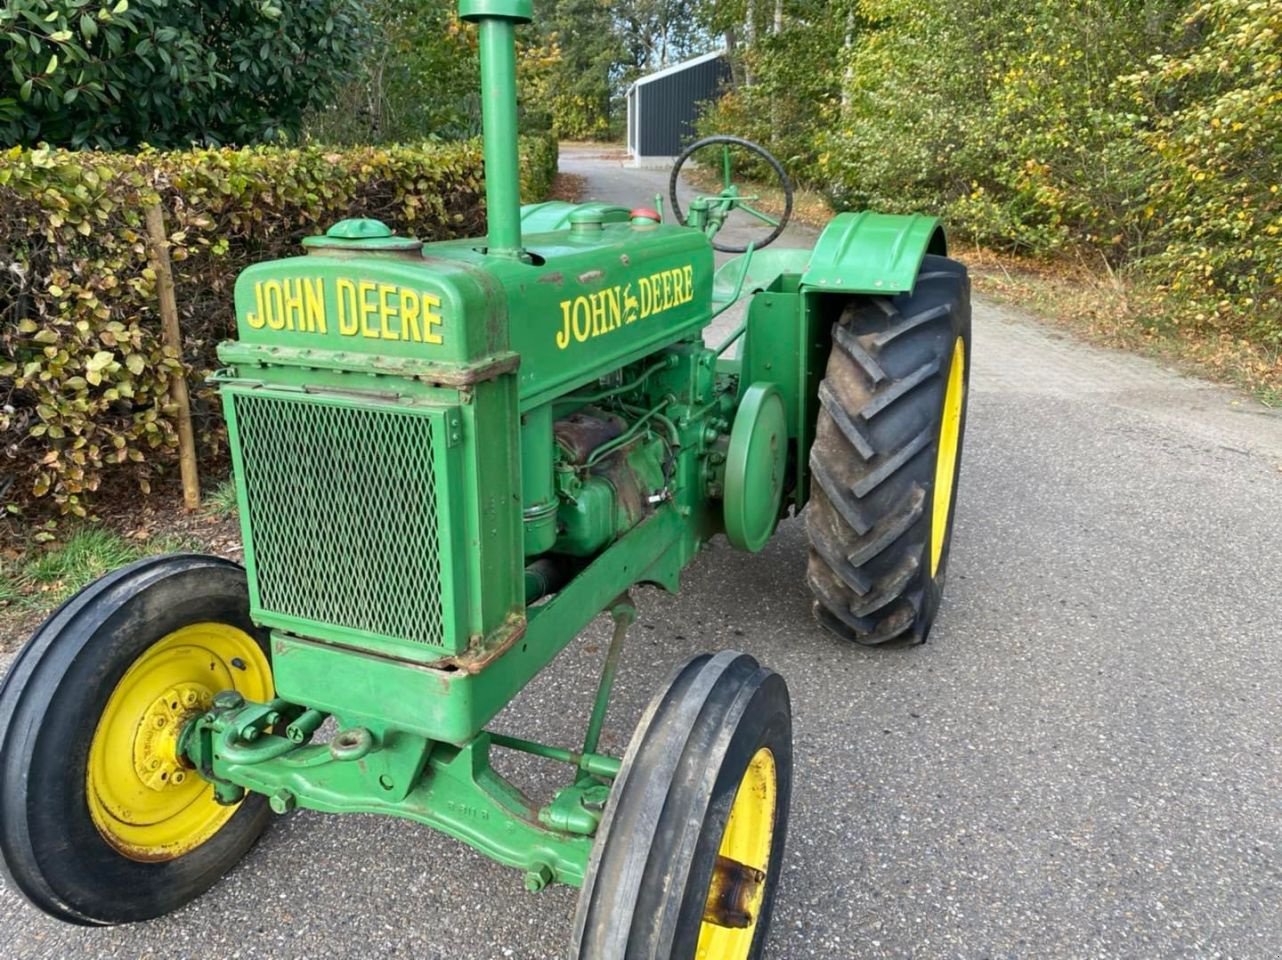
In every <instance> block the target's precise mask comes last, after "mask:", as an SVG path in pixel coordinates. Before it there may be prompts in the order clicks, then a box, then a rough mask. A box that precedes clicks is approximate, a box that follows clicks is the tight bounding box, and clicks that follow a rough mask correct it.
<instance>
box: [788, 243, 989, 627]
mask: <svg viewBox="0 0 1282 960" xmlns="http://www.w3.org/2000/svg"><path fill="white" fill-rule="evenodd" d="M958 338H961V339H962V341H963V343H964V345H965V360H966V367H965V374H966V379H967V381H968V380H969V375H970V281H969V278H968V276H967V273H966V268H965V267H964V266H962V265H961V264H959V263H957V262H955V261H953V260H949V259H947V258H945V257H940V256H933V255H928V256H927V257H926V258H925V260H924V261H923V263H922V267H921V270H920V271H919V273H918V276H917V283H916V286H915V288H914V290H913V291H912V292H911V293H908V294H901V295H899V296H896V297H854V298H852V299H851V300H850V302H849V303H848V304H847V306H846V308H845V310H844V311H843V313H842V315H841V317H840V319H839V320H838V322H837V324H836V325H835V326H834V328H833V332H832V351H831V353H830V355H829V360H828V369H827V372H826V374H825V377H824V379H823V381H821V383H820V386H819V401H820V403H819V417H818V422H817V424H816V430H815V442H814V444H813V446H812V447H811V451H810V458H809V462H810V469H811V476H812V478H813V479H814V481H815V482H814V483H813V484H812V485H811V498H810V505H809V506H808V508H807V510H806V528H807V533H808V536H809V539H810V547H811V549H810V561H809V565H808V568H807V575H806V579H807V582H808V584H809V586H810V588H811V591H812V592H813V593H814V596H815V603H814V607H815V616H816V619H817V620H818V621H819V623H820V624H821V625H823V626H824V627H825V628H827V629H828V630H830V631H832V632H833V633H835V634H837V635H839V636H841V637H843V638H846V639H850V640H855V641H857V642H859V643H863V644H868V645H872V646H877V645H883V644H890V643H895V644H900V643H922V642H924V641H925V640H926V637H927V635H928V634H929V631H930V627H931V625H932V623H933V621H934V617H935V614H936V612H937V610H938V606H939V599H940V595H941V592H942V589H943V583H944V574H945V569H946V565H947V555H948V547H949V541H950V540H951V527H952V518H951V516H950V517H949V519H948V532H947V534H946V539H945V541H944V546H943V555H942V557H941V560H940V564H939V568H938V570H937V572H936V575H935V576H934V577H933V578H932V577H931V575H930V536H931V524H932V517H931V511H932V508H933V491H934V483H935V464H936V460H937V458H938V452H939V436H940V426H941V423H942V419H943V406H944V397H945V392H946V389H947V381H948V375H949V371H950V369H951V361H952V350H953V345H954V343H955V342H956V340H957V339H958ZM965 399H966V396H965V395H963V408H962V421H961V430H962V433H963V436H964V431H965V419H966V412H965V402H964V401H965ZM960 465H961V445H960V441H959V448H958V457H957V469H958V470H959V469H960ZM953 479H954V488H953V497H952V504H951V508H950V509H955V507H956V499H957V498H956V474H954V478H953Z"/></svg>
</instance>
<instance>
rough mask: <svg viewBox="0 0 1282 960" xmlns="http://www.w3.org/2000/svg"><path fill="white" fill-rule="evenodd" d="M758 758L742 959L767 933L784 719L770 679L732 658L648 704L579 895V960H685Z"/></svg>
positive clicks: (706, 663) (784, 805)
mask: <svg viewBox="0 0 1282 960" xmlns="http://www.w3.org/2000/svg"><path fill="white" fill-rule="evenodd" d="M762 747H769V748H770V750H771V751H772V752H773V754H774V759H775V771H776V781H775V782H776V789H777V792H776V805H775V819H774V833H773V837H772V841H771V847H770V858H769V865H768V868H767V871H766V873H767V876H766V880H765V890H764V897H763V900H762V904H761V908H760V910H759V912H758V914H757V918H756V930H755V932H754V934H753V940H752V947H751V950H750V953H749V957H751V958H754V960H755V958H757V957H760V955H761V951H762V949H763V947H764V945H765V942H766V938H767V936H768V934H769V928H770V915H771V910H772V908H773V905H774V896H775V890H776V888H777V886H778V883H779V875H780V871H781V868H782V866H783V850H784V843H785V840H786V836H787V825H788V808H789V801H790V798H791V793H792V711H791V706H790V703H789V698H788V688H787V685H786V684H785V683H784V681H783V678H782V677H780V676H779V675H778V674H776V673H774V672H772V671H770V670H767V669H765V668H763V667H761V666H760V665H759V664H758V663H757V661H756V660H754V659H753V658H752V657H749V656H747V655H745V654H742V653H736V652H734V651H725V652H722V653H718V654H716V655H715V656H712V655H708V654H703V655H701V656H698V657H695V658H694V659H692V660H691V661H690V662H688V663H687V664H685V665H684V666H683V667H681V668H680V669H678V670H677V671H676V672H675V673H674V674H673V675H672V676H671V677H670V678H669V682H668V683H667V685H666V686H665V687H664V688H663V689H662V691H661V692H660V693H659V694H658V695H657V696H656V697H655V698H654V700H652V701H651V702H650V705H649V707H648V708H647V710H646V712H645V714H644V715H643V716H642V718H641V723H640V724H639V725H638V727H637V730H636V732H635V733H634V734H633V737H632V741H631V743H630V744H629V746H628V752H627V755H626V756H625V757H624V760H623V767H622V769H621V770H620V772H619V776H618V779H617V780H616V781H615V785H614V789H613V791H612V792H611V795H610V802H609V804H608V805H607V806H606V810H605V815H604V818H603V820H602V822H601V827H600V830H599V831H598V832H597V838H596V844H595V845H594V847H593V849H592V857H591V860H590V861H589V863H588V871H587V876H586V878H585V881H584V885H583V890H582V892H581V894H580V896H579V906H578V912H577V914H576V916H575V922H574V941H573V948H572V950H571V956H573V957H576V958H578V960H639V958H647V960H668V958H672V960H693V957H694V955H695V948H696V947H697V945H698V940H699V930H700V924H701V922H702V918H703V913H704V907H705V903H706V900H707V897H708V892H709V886H710V884H711V882H712V879H711V878H712V870H713V865H714V863H715V861H716V858H717V853H718V851H719V849H720V847H721V841H722V834H723V832H724V830H725V825H726V822H727V820H728V819H729V816H730V809H731V806H732V805H733V803H734V799H735V794H736V791H737V789H738V787H739V784H740V782H741V781H742V779H743V776H744V773H745V771H746V770H747V768H748V765H749V763H750V761H751V760H752V758H753V757H754V756H755V755H756V753H757V751H758V750H759V749H761V748H762Z"/></svg>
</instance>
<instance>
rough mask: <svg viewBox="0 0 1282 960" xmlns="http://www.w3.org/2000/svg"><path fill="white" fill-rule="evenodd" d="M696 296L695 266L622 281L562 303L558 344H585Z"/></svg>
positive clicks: (566, 345)
mask: <svg viewBox="0 0 1282 960" xmlns="http://www.w3.org/2000/svg"><path fill="white" fill-rule="evenodd" d="M693 299H694V267H692V266H690V267H677V268H676V269H674V270H661V271H659V272H658V273H652V274H650V276H648V277H642V278H641V279H639V280H638V281H637V282H636V285H635V291H634V288H633V284H631V283H629V284H621V285H617V286H613V287H607V288H606V289H604V290H598V291H597V292H596V293H588V294H584V295H583V296H579V297H575V298H574V299H572V300H563V301H562V302H561V329H560V330H558V331H557V334H556V345H557V347H558V348H559V349H561V350H564V349H565V348H566V347H568V346H569V345H570V344H571V343H586V342H587V341H588V340H591V339H592V338H594V337H599V336H602V335H603V334H607V333H610V332H612V331H614V330H618V329H619V328H620V327H625V326H627V325H628V324H630V323H636V321H638V320H644V319H646V317H652V316H654V315H655V314H658V313H663V312H664V311H665V310H671V309H672V308H673V307H679V306H681V305H683V304H686V303H690V302H691V301H692V300H693Z"/></svg>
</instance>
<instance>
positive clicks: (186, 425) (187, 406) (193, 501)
mask: <svg viewBox="0 0 1282 960" xmlns="http://www.w3.org/2000/svg"><path fill="white" fill-rule="evenodd" d="M147 235H148V239H149V241H150V243H149V247H150V248H151V265H152V269H154V270H155V271H156V292H157V294H159V296H160V319H161V322H162V324H163V326H162V330H163V336H164V342H165V345H166V346H168V347H172V348H173V350H174V352H175V353H176V354H177V355H178V362H179V363H180V364H181V363H182V356H183V338H182V331H181V330H180V329H179V327H178V301H177V299H176V298H175V297H174V272H173V269H172V268H171V267H170V264H169V235H168V233H166V232H165V212H164V210H162V209H161V207H160V204H159V203H156V204H152V205H151V206H150V207H148V208H147ZM169 396H170V399H172V400H173V401H174V405H175V406H176V407H177V408H178V458H179V460H178V462H179V465H180V467H181V469H182V481H183V502H184V503H185V504H186V505H187V509H188V510H195V509H196V508H197V507H199V506H200V476H199V474H198V473H197V470H196V437H195V434H194V433H193V432H192V428H191V400H190V398H189V397H188V396H187V370H186V367H183V368H181V369H180V370H179V372H178V374H177V375H176V376H174V377H173V378H172V379H171V380H170V388H169Z"/></svg>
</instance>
